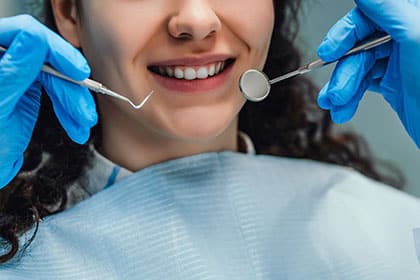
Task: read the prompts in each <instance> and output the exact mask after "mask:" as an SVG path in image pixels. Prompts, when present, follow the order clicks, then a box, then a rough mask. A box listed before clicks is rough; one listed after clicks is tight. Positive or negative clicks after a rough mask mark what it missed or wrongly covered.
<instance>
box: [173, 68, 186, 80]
mask: <svg viewBox="0 0 420 280" xmlns="http://www.w3.org/2000/svg"><path fill="white" fill-rule="evenodd" d="M175 78H177V79H184V71H182V69H180V68H175Z"/></svg>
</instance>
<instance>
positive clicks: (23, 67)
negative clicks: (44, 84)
mask: <svg viewBox="0 0 420 280" xmlns="http://www.w3.org/2000/svg"><path fill="white" fill-rule="evenodd" d="M26 38H27V36H26V35H25V34H23V33H21V34H18V35H17V36H16V38H15V40H14V41H13V43H12V44H11V45H10V46H9V49H8V50H7V52H6V53H5V54H4V55H3V56H2V58H1V60H0V89H1V90H0V97H1V98H0V116H1V117H7V116H8V115H10V114H11V113H12V112H13V110H14V109H15V107H16V104H17V103H18V102H19V100H20V98H21V97H22V95H23V94H24V93H25V91H26V90H27V89H28V88H29V87H30V86H31V84H32V83H33V82H34V81H35V80H36V78H37V76H38V75H39V72H40V70H41V67H42V64H43V59H42V57H43V56H45V54H46V52H47V50H46V48H45V47H43V46H40V47H36V48H33V46H30V45H28V44H25V43H23V42H24V41H25V40H26ZM22 53H24V54H25V55H21V54H22Z"/></svg>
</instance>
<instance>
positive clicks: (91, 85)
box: [0, 46, 154, 110]
mask: <svg viewBox="0 0 420 280" xmlns="http://www.w3.org/2000/svg"><path fill="white" fill-rule="evenodd" d="M0 51H2V52H5V51H7V49H6V48H4V47H2V46H0ZM42 71H43V72H45V73H48V74H51V75H53V76H55V77H57V78H60V79H63V80H66V81H68V82H71V83H73V84H77V85H80V86H82V87H86V88H88V89H90V90H92V91H94V92H97V93H100V94H104V95H108V96H112V97H114V98H117V99H120V100H123V101H126V102H128V103H129V104H130V105H131V106H132V107H133V108H134V109H137V110H138V109H141V108H142V107H143V106H144V105H145V104H146V102H147V101H148V100H149V98H150V97H151V96H152V95H153V93H154V91H151V92H150V93H149V94H148V95H147V96H146V97H145V98H144V99H143V101H142V102H141V103H140V104H137V105H136V104H134V103H133V102H132V101H131V100H130V99H128V98H127V97H125V96H122V95H121V94H118V93H116V92H114V91H112V90H110V89H108V88H107V87H105V86H104V85H102V84H101V83H99V82H97V81H94V80H91V79H85V80H83V81H76V80H73V79H72V78H70V77H67V76H66V75H64V74H62V73H60V72H58V71H57V70H55V69H54V68H52V67H51V66H49V65H47V64H44V65H43V66H42Z"/></svg>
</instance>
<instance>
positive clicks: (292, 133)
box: [0, 0, 403, 263]
mask: <svg viewBox="0 0 420 280" xmlns="http://www.w3.org/2000/svg"><path fill="white" fill-rule="evenodd" d="M273 3H274V7H275V15H276V17H275V27H274V33H273V38H272V43H271V48H270V52H269V56H268V59H267V63H266V66H265V69H264V71H265V73H267V75H268V76H271V77H274V76H276V75H279V74H283V73H285V72H287V71H289V70H292V69H294V68H296V67H297V66H299V65H300V62H301V61H300V54H299V51H298V50H297V48H296V47H295V46H294V45H293V42H294V39H295V36H296V33H297V31H298V20H297V16H298V11H299V9H300V6H301V1H298V0H282V1H276V0H274V1H273ZM44 20H45V23H46V25H48V26H49V27H50V28H51V29H53V30H55V31H57V30H56V26H55V23H54V17H53V15H52V11H51V4H50V1H49V0H45V1H44ZM272 91H273V93H272V94H271V95H270V96H269V97H268V98H267V99H266V100H264V101H263V102H260V103H247V104H246V105H245V107H244V108H243V109H242V111H241V113H240V116H239V129H240V130H242V131H244V132H245V133H247V134H248V135H249V136H250V137H251V139H252V140H253V142H254V145H255V147H256V150H257V153H259V154H270V155H276V156H283V157H293V158H306V159H313V160H317V161H322V162H328V163H333V164H339V165H343V166H348V167H352V168H354V169H355V170H358V171H359V172H361V173H363V174H364V175H366V176H369V177H371V178H373V179H375V180H379V181H382V182H385V183H387V184H389V185H393V186H395V187H399V188H400V187H401V186H402V184H403V179H402V177H401V176H400V174H399V173H398V172H388V173H387V174H388V176H384V175H382V174H381V173H380V172H379V171H378V170H377V169H376V168H377V163H378V162H377V161H375V162H374V161H373V159H372V157H371V156H370V153H369V151H368V149H367V148H366V144H365V143H364V142H363V140H362V139H360V138H359V137H357V136H356V135H354V134H351V133H346V134H339V135H334V134H333V132H332V123H331V120H330V118H329V114H328V113H327V112H324V111H321V110H320V109H319V108H318V106H317V104H316V96H317V91H318V90H317V88H316V87H315V86H314V84H313V83H311V82H310V81H309V80H307V79H305V78H303V77H297V78H293V79H290V80H288V81H285V82H283V83H282V84H281V85H279V86H276V87H275V88H273V89H272ZM99 132H100V124H98V126H97V127H95V129H94V130H93V132H92V137H91V139H90V140H89V142H88V143H87V144H86V145H78V144H75V143H73V142H72V141H71V140H70V139H69V138H68V136H67V135H66V133H65V132H64V130H63V129H62V127H61V126H60V125H59V123H58V121H57V119H56V117H55V114H54V112H53V109H52V105H51V103H50V101H49V99H48V98H47V97H46V94H43V98H42V103H41V110H40V116H39V120H38V123H37V126H36V128H35V131H34V134H33V137H32V141H31V143H30V145H29V148H28V149H27V151H26V152H25V163H24V166H23V168H22V170H21V171H20V173H19V174H18V175H17V177H16V178H15V179H14V180H13V181H12V182H11V183H10V184H9V185H8V186H7V187H6V188H4V189H3V190H1V191H0V236H1V239H2V241H3V245H4V248H6V249H5V250H6V251H7V253H6V254H4V255H3V256H0V263H5V262H7V261H9V260H11V259H12V258H13V257H14V256H15V255H16V253H17V252H18V251H19V249H20V248H19V238H20V236H21V235H22V234H23V233H25V232H27V231H28V230H30V229H33V228H34V229H35V231H34V234H33V236H32V238H33V237H34V236H35V234H36V229H37V227H38V223H39V221H40V219H42V218H43V217H45V216H48V215H52V214H54V213H57V212H60V211H63V210H64V209H65V205H66V202H67V199H68V198H67V189H68V188H69V186H70V185H71V184H72V183H74V182H75V181H76V180H77V179H78V178H79V177H80V176H81V174H82V172H83V170H84V168H85V167H86V166H87V165H89V163H90V160H91V151H90V149H89V145H90V144H91V143H96V144H97V143H98V142H100V140H101V139H100V133H99ZM374 163H375V164H374ZM389 174H393V176H390V175H389ZM30 241H31V240H30ZM27 244H28V243H27ZM22 251H24V250H22ZM3 252H4V251H3Z"/></svg>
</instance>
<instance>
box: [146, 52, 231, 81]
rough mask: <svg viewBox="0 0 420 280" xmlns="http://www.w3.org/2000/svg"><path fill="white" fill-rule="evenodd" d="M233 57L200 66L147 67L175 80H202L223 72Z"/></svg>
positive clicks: (153, 71) (155, 72)
mask: <svg viewBox="0 0 420 280" xmlns="http://www.w3.org/2000/svg"><path fill="white" fill-rule="evenodd" d="M234 62H235V59H233V58H231V59H227V60H224V61H218V62H213V63H209V64H207V65H202V66H174V65H171V66H163V65H160V66H154V65H152V66H149V67H147V69H148V70H149V71H151V72H152V73H154V74H157V75H159V76H163V77H166V78H171V79H176V80H187V81H193V80H204V79H208V78H212V77H215V76H217V75H220V74H221V73H223V72H224V71H225V70H226V69H227V68H228V67H229V66H230V65H232V64H233V63H234Z"/></svg>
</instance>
